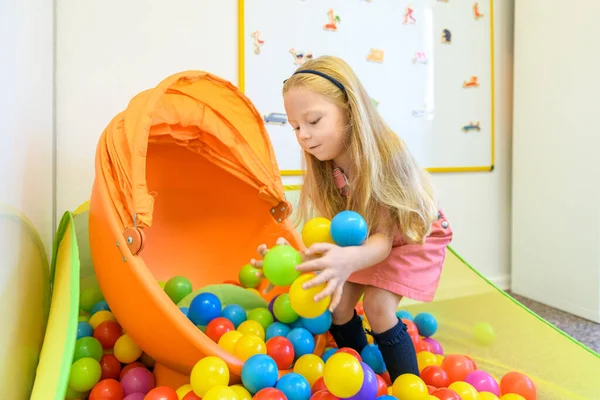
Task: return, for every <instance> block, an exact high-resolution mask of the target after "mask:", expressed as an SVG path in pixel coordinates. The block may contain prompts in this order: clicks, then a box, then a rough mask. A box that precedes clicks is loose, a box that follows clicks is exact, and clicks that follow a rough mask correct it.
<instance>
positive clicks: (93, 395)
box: [89, 379, 177, 400]
mask: <svg viewBox="0 0 600 400" xmlns="http://www.w3.org/2000/svg"><path fill="white" fill-rule="evenodd" d="M124 397H125V392H124V391H123V387H122V386H121V384H120V383H119V382H117V380H115V379H103V380H101V381H100V382H98V383H97V384H96V385H95V386H94V387H93V388H92V391H91V392H90V396H89V400H111V399H122V398H124ZM175 400H177V398H175Z"/></svg>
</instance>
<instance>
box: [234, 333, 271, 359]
mask: <svg viewBox="0 0 600 400" xmlns="http://www.w3.org/2000/svg"><path fill="white" fill-rule="evenodd" d="M257 354H267V345H266V343H265V342H264V340H262V339H261V338H260V337H258V336H256V335H243V336H242V337H241V338H239V339H238V341H237V342H236V344H235V346H234V347H233V355H234V356H236V357H237V358H239V359H240V360H242V361H246V360H248V359H249V358H250V357H252V356H254V355H257Z"/></svg>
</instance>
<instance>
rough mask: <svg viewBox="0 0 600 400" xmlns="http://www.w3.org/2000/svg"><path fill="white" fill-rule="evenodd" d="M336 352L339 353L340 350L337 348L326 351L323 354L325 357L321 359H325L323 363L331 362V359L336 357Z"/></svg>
mask: <svg viewBox="0 0 600 400" xmlns="http://www.w3.org/2000/svg"><path fill="white" fill-rule="evenodd" d="M336 351H338V349H336V348H335V347H332V348H330V349H327V350H325V351H324V352H323V356H322V357H321V358H322V359H323V362H327V360H329V357H331V356H332V355H334V354H335V352H336Z"/></svg>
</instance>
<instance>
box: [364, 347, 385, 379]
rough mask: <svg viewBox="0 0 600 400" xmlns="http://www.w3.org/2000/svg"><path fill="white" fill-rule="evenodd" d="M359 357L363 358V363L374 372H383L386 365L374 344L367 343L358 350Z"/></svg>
mask: <svg viewBox="0 0 600 400" xmlns="http://www.w3.org/2000/svg"><path fill="white" fill-rule="evenodd" d="M360 357H361V358H362V359H363V361H364V362H365V364H367V365H368V366H369V367H371V368H372V369H373V371H374V372H375V373H376V374H381V373H383V372H385V370H386V365H385V361H383V356H382V355H381V351H380V350H379V347H378V346H377V345H375V344H368V345H366V346H365V347H363V349H362V350H361V352H360Z"/></svg>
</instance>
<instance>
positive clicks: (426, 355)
mask: <svg viewBox="0 0 600 400" xmlns="http://www.w3.org/2000/svg"><path fill="white" fill-rule="evenodd" d="M436 362H437V357H436V355H435V354H433V353H431V352H429V351H420V352H418V353H417V363H418V364H419V372H421V371H423V370H424V369H425V368H427V367H429V366H430V365H435V364H436Z"/></svg>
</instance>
